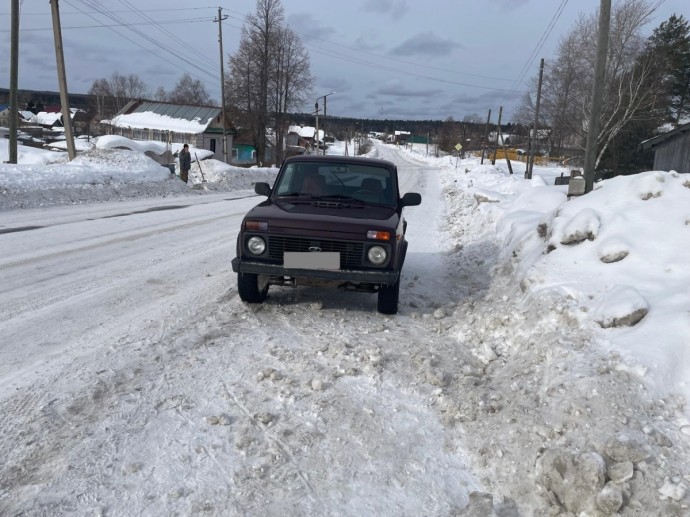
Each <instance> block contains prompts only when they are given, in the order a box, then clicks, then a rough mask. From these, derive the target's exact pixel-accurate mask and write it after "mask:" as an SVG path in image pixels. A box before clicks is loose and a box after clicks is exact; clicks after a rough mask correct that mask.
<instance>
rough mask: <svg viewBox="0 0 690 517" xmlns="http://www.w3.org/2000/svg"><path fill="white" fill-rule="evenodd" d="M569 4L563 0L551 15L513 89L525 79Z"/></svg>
mask: <svg viewBox="0 0 690 517" xmlns="http://www.w3.org/2000/svg"><path fill="white" fill-rule="evenodd" d="M567 4H568V0H561V3H560V5H559V6H558V7H557V8H556V12H555V13H554V14H553V16H552V17H551V20H550V21H549V23H548V25H547V26H546V28H545V29H544V32H543V33H542V35H541V37H540V38H539V40H538V41H537V44H536V45H535V47H534V50H532V53H531V54H530V55H529V57H528V58H527V61H526V62H525V64H524V66H523V67H522V69H521V70H520V73H519V74H518V76H517V78H516V79H515V82H514V83H513V85H512V86H511V90H513V91H516V90H517V87H518V85H519V84H520V83H521V82H522V80H523V79H524V76H525V74H527V72H528V71H529V69H530V68H531V67H532V64H533V63H534V60H535V59H536V57H537V55H539V52H540V51H541V49H542V48H543V47H544V44H545V43H546V41H547V40H548V38H549V36H550V35H551V32H552V31H553V29H554V27H555V26H556V23H557V22H558V20H559V18H560V17H561V14H563V10H564V9H565V6H566V5H567Z"/></svg>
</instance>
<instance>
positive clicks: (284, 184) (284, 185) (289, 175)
mask: <svg viewBox="0 0 690 517" xmlns="http://www.w3.org/2000/svg"><path fill="white" fill-rule="evenodd" d="M294 181H295V166H294V165H293V164H290V165H288V166H287V168H286V169H285V172H284V173H283V175H282V177H281V178H280V184H279V185H278V186H277V188H276V191H275V192H276V195H278V196H284V195H285V194H290V193H291V192H294V191H295V189H294V185H293V183H294ZM297 190H299V189H297Z"/></svg>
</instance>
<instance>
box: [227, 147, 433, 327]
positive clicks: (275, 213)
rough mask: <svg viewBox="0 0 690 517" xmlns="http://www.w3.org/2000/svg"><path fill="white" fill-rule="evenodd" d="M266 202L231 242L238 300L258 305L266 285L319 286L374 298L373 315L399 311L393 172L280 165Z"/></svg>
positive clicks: (335, 159)
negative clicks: (234, 246)
mask: <svg viewBox="0 0 690 517" xmlns="http://www.w3.org/2000/svg"><path fill="white" fill-rule="evenodd" d="M255 191H256V193H257V194H260V195H263V196H268V199H267V200H266V201H264V202H263V203H260V204H258V205H257V206H255V207H254V208H252V209H251V210H250V211H249V212H248V213H247V215H245V217H244V220H243V221H242V228H241V229H240V233H239V235H238V238H237V257H236V258H235V259H233V261H232V269H233V271H235V272H236V273H237V288H238V291H239V295H240V298H241V299H242V300H243V301H245V302H249V303H261V302H263V301H264V300H265V298H266V295H267V293H268V287H269V286H271V285H279V286H297V285H325V286H332V287H335V288H338V289H341V290H347V291H362V292H368V293H378V310H379V312H382V313H384V314H395V313H396V312H397V311H398V297H399V291H400V271H401V269H402V266H403V262H404V261H405V253H406V251H407V241H406V240H405V230H406V226H407V223H406V221H405V219H403V216H402V211H403V207H406V206H414V205H419V204H420V203H421V201H422V197H421V196H420V195H419V194H416V193H407V194H405V195H404V196H402V197H400V193H399V190H398V173H397V168H396V166H395V164H393V163H391V162H389V161H386V160H379V159H373V158H355V157H347V156H316V155H307V156H295V157H292V158H288V159H287V160H285V162H283V166H282V167H281V168H280V171H279V172H278V176H277V178H276V181H275V184H274V185H273V188H271V187H270V186H269V184H268V183H257V184H256V185H255Z"/></svg>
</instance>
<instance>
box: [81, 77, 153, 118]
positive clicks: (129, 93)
mask: <svg viewBox="0 0 690 517" xmlns="http://www.w3.org/2000/svg"><path fill="white" fill-rule="evenodd" d="M147 91H148V89H147V86H146V83H144V82H143V81H142V80H141V79H140V78H139V76H138V75H136V74H129V75H124V74H121V73H119V72H113V75H111V76H110V78H109V79H105V78H102V79H96V80H95V81H94V82H93V84H92V85H91V88H90V90H89V94H91V95H93V96H94V97H95V98H96V111H97V113H98V115H99V117H100V118H107V117H111V116H113V115H114V114H115V113H117V112H118V111H120V110H121V109H122V108H124V107H125V106H126V105H127V103H128V102H129V101H130V100H132V99H138V98H141V97H146V95H147Z"/></svg>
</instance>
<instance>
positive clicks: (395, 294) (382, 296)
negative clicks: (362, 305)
mask: <svg viewBox="0 0 690 517" xmlns="http://www.w3.org/2000/svg"><path fill="white" fill-rule="evenodd" d="M399 297H400V276H399V275H398V279H397V280H396V281H395V283H394V284H392V285H386V286H383V287H381V289H379V299H378V311H379V312H380V313H381V314H396V313H397V312H398V299H399Z"/></svg>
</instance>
